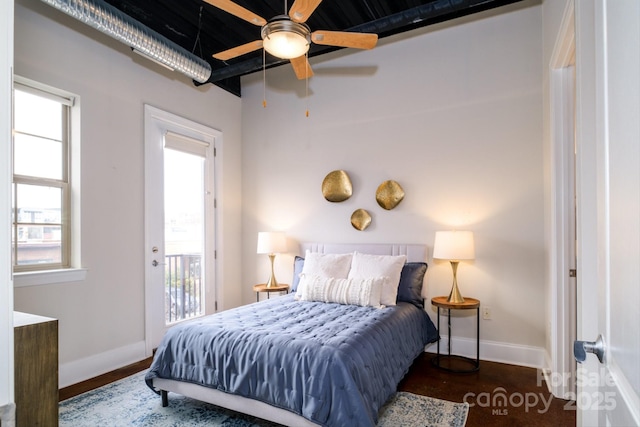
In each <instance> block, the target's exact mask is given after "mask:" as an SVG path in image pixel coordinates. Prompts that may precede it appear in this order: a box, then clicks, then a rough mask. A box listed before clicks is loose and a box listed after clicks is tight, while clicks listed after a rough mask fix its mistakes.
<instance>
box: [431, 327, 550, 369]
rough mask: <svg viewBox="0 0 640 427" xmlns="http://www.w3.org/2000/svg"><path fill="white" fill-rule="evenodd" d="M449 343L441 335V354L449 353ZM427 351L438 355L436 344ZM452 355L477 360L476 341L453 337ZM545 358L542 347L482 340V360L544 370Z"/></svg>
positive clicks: (444, 336) (446, 338)
mask: <svg viewBox="0 0 640 427" xmlns="http://www.w3.org/2000/svg"><path fill="white" fill-rule="evenodd" d="M447 343H448V337H447V336H446V335H440V354H444V353H447V352H448V348H447ZM425 351H426V352H428V353H436V351H437V346H436V343H432V344H429V345H428V346H427V347H426V348H425ZM451 353H452V354H457V355H460V356H466V357H470V358H473V359H475V357H476V340H475V339H473V338H460V337H451ZM544 356H545V350H544V349H543V348H542V347H533V346H528V345H520V344H511V343H506V342H498V341H488V340H480V360H487V361H490V362H499V363H507V364H509V365H518V366H526V367H529V368H538V369H542V368H543V366H544Z"/></svg>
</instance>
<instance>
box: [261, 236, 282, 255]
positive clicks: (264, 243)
mask: <svg viewBox="0 0 640 427" xmlns="http://www.w3.org/2000/svg"><path fill="white" fill-rule="evenodd" d="M286 251H287V239H286V237H285V235H284V233H281V232H278V231H261V232H259V233H258V251H257V252H258V253H259V254H276V253H281V252H286Z"/></svg>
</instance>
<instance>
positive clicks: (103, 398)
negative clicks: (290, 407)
mask: <svg viewBox="0 0 640 427" xmlns="http://www.w3.org/2000/svg"><path fill="white" fill-rule="evenodd" d="M144 375H145V373H144V372H140V373H138V374H135V375H132V376H130V377H127V378H124V379H122V380H120V381H116V382H114V383H111V384H108V385H106V386H104V387H100V388H98V389H95V390H92V391H89V392H87V393H84V394H80V395H78V396H76V397H72V398H71V399H67V400H64V401H62V402H60V427H129V426H145V427H147V426H148V427H176V426H179V427H192V426H193V427H196V426H205V425H206V426H225V427H226V426H233V427H275V426H277V425H278V424H274V423H272V422H269V421H265V420H262V419H260V418H255V417H252V416H249V415H245V414H240V413H237V412H233V411H229V410H227V409H224V408H220V407H218V406H215V405H211V404H209V403H204V402H199V401H197V400H193V399H190V398H188V397H184V396H180V395H177V394H173V393H170V394H169V407H167V408H163V407H162V404H161V401H160V397H159V396H158V395H157V394H155V393H154V392H152V391H151V389H149V388H148V387H147V385H146V384H145V382H144ZM468 412H469V405H468V404H467V403H454V402H449V401H445V400H439V399H434V398H431V397H426V396H419V395H416V394H411V393H406V392H398V393H396V394H395V395H394V396H393V397H392V398H391V399H389V401H388V402H387V403H386V404H385V405H384V407H382V409H380V413H379V421H378V427H397V426H403V427H410V426H420V427H425V426H434V427H435V426H437V427H444V426H454V427H462V426H464V425H465V422H466V419H467V414H468Z"/></svg>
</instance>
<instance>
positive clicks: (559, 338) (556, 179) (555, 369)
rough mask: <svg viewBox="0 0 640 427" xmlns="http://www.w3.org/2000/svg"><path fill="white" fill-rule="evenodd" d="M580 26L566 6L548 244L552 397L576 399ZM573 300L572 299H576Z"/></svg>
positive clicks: (554, 107) (555, 85)
mask: <svg viewBox="0 0 640 427" xmlns="http://www.w3.org/2000/svg"><path fill="white" fill-rule="evenodd" d="M575 47H576V44H575V25H574V1H573V0H570V1H568V2H567V4H566V5H565V10H564V13H563V16H562V21H561V24H560V31H559V33H558V38H557V40H556V43H555V45H554V50H553V53H552V54H551V59H550V62H549V99H550V117H551V123H550V132H551V143H550V146H551V148H550V155H551V159H550V161H551V186H550V187H551V191H552V195H551V221H550V231H549V236H550V244H549V249H550V250H549V294H548V301H549V304H548V307H549V317H550V319H551V327H550V330H549V335H550V337H549V344H550V348H549V353H548V354H547V357H548V360H547V366H548V369H547V370H545V371H544V375H545V380H546V383H547V385H548V387H549V390H550V391H551V393H552V394H553V395H554V396H556V397H559V398H562V399H575V392H576V390H575V373H576V369H575V368H576V366H575V365H576V364H575V361H574V358H573V353H572V352H571V343H573V340H574V339H575V332H571V329H573V331H575V327H576V300H575V298H574V297H575V291H576V280H575V279H574V278H570V277H569V270H570V269H572V268H576V265H575V263H576V260H575V255H576V254H575V188H574V185H575V173H576V171H575V165H574V164H573V162H574V161H575V148H574V143H575V119H574V117H575V108H576V105H575V79H574V68H573V66H574V65H575ZM572 295H573V297H572Z"/></svg>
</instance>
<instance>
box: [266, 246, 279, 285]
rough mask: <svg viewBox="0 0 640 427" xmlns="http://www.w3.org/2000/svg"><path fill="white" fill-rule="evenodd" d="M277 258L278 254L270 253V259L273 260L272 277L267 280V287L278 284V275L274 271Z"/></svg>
mask: <svg viewBox="0 0 640 427" xmlns="http://www.w3.org/2000/svg"><path fill="white" fill-rule="evenodd" d="M275 258H276V254H269V261H271V277H269V280H268V281H267V288H273V287H276V286H279V285H278V281H277V280H276V275H275V274H274V272H273V260H274V259H275Z"/></svg>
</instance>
